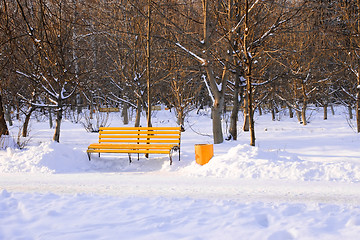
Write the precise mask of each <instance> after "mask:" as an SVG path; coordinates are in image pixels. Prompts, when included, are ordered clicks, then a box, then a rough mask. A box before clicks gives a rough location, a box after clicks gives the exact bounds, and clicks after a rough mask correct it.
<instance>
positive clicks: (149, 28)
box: [146, 0, 152, 127]
mask: <svg viewBox="0 0 360 240" xmlns="http://www.w3.org/2000/svg"><path fill="white" fill-rule="evenodd" d="M147 17H148V22H147V37H146V73H147V104H148V106H147V107H148V110H147V126H148V127H151V126H152V124H151V91H150V90H151V89H150V87H151V82H150V80H151V79H150V78H151V77H150V76H151V72H150V66H151V62H150V60H151V58H150V53H151V50H150V46H151V45H150V40H151V36H150V35H151V0H148V16H147Z"/></svg>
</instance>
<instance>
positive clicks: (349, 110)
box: [347, 105, 354, 119]
mask: <svg viewBox="0 0 360 240" xmlns="http://www.w3.org/2000/svg"><path fill="white" fill-rule="evenodd" d="M347 108H348V112H349V118H350V119H353V118H354V117H353V113H352V107H351V106H350V105H348V107H347Z"/></svg>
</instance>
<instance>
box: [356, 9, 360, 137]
mask: <svg viewBox="0 0 360 240" xmlns="http://www.w3.org/2000/svg"><path fill="white" fill-rule="evenodd" d="M358 3H359V2H358ZM359 27H360V26H359ZM356 126H357V132H358V133H359V132H360V75H358V77H357V87H356Z"/></svg>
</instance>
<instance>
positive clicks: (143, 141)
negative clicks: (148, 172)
mask: <svg viewBox="0 0 360 240" xmlns="http://www.w3.org/2000/svg"><path fill="white" fill-rule="evenodd" d="M99 142H100V143H103V144H104V143H110V142H112V143H124V142H127V143H177V144H179V143H180V139H172V140H162V139H150V140H145V139H99Z"/></svg>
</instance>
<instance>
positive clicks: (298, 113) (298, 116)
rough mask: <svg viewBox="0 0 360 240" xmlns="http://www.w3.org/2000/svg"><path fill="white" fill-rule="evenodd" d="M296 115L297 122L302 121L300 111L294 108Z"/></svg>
mask: <svg viewBox="0 0 360 240" xmlns="http://www.w3.org/2000/svg"><path fill="white" fill-rule="evenodd" d="M296 117H297V119H298V121H299V123H302V121H301V112H300V111H298V110H296Z"/></svg>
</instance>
